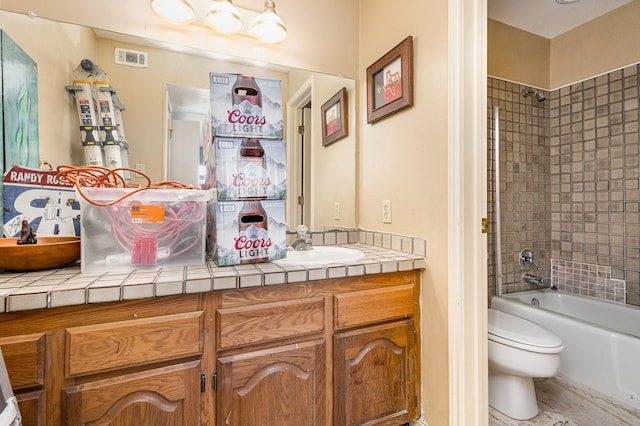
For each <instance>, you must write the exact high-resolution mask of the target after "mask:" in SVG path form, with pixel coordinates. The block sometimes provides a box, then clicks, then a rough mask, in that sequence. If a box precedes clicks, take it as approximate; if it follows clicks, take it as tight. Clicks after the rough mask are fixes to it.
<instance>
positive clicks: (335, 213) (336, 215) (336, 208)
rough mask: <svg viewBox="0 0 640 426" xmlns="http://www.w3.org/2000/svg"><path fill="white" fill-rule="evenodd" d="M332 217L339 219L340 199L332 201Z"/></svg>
mask: <svg viewBox="0 0 640 426" xmlns="http://www.w3.org/2000/svg"><path fill="white" fill-rule="evenodd" d="M333 219H335V220H340V201H336V202H334V203H333Z"/></svg>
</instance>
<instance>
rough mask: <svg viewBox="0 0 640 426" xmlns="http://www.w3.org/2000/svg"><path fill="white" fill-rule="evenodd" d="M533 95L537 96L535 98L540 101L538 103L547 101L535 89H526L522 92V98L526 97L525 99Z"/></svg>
mask: <svg viewBox="0 0 640 426" xmlns="http://www.w3.org/2000/svg"><path fill="white" fill-rule="evenodd" d="M531 95H535V97H536V98H537V99H538V102H542V101H544V100H545V99H546V98H545V97H544V96H543V95H541V94H540V93H538V92H536V91H535V90H533V89H524V90H523V91H522V96H524V97H525V98H528V97H529V96H531Z"/></svg>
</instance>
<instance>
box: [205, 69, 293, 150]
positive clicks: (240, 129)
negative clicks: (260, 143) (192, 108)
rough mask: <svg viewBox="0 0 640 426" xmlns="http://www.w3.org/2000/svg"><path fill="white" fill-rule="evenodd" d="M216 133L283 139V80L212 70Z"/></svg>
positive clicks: (214, 129) (214, 133)
mask: <svg viewBox="0 0 640 426" xmlns="http://www.w3.org/2000/svg"><path fill="white" fill-rule="evenodd" d="M209 83H210V94H211V125H212V128H213V136H214V137H219V136H224V137H255V138H262V139H282V138H283V123H282V82H281V81H280V80H272V79H267V78H259V77H251V76H243V75H240V74H219V73H211V74H210V78H209Z"/></svg>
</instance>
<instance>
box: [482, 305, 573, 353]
mask: <svg viewBox="0 0 640 426" xmlns="http://www.w3.org/2000/svg"><path fill="white" fill-rule="evenodd" d="M488 319H489V321H488V331H489V339H492V340H495V341H501V340H508V341H511V342H515V343H517V344H519V345H517V346H520V345H527V346H532V347H534V348H540V349H543V348H546V349H550V348H559V347H562V346H563V345H562V340H561V339H560V337H558V336H556V335H555V334H553V333H552V332H550V331H549V330H547V329H546V328H543V327H541V326H539V325H538V324H535V323H533V322H531V321H528V320H526V319H524V318H520V317H517V316H515V315H511V314H508V313H506V312H501V311H497V310H495V309H489V318H488ZM507 344H508V343H507ZM544 352H547V351H544Z"/></svg>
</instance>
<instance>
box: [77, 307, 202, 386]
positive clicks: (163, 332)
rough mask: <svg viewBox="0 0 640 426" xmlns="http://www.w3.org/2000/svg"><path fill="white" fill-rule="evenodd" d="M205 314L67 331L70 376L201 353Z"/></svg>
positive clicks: (117, 323) (132, 321) (162, 317)
mask: <svg viewBox="0 0 640 426" xmlns="http://www.w3.org/2000/svg"><path fill="white" fill-rule="evenodd" d="M202 318H203V313H202V312H200V311H199V312H189V313H184V314H175V315H163V316H159V317H152V318H144V319H135V320H130V321H118V322H110V323H106V324H96V325H89V326H83V327H73V328H67V334H66V346H67V365H66V374H67V376H68V377H73V376H79V375H83V374H91V373H98V372H103V371H110V370H116V369H120V368H124V367H133V366H137V365H143V364H150V363H153V362H160V361H167V360H172V359H178V358H182V357H186V356H192V355H199V354H202V338H203V321H202Z"/></svg>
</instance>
